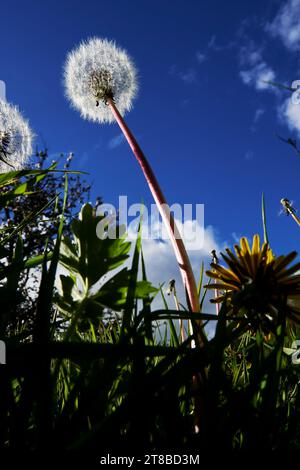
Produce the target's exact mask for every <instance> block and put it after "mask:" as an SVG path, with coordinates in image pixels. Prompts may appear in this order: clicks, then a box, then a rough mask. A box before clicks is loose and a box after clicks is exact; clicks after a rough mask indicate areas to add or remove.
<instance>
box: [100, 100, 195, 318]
mask: <svg viewBox="0 0 300 470" xmlns="http://www.w3.org/2000/svg"><path fill="white" fill-rule="evenodd" d="M107 105H108V106H109V107H110V109H111V111H112V113H113V115H114V117H115V119H116V121H117V123H118V124H119V126H120V129H121V130H122V132H123V134H124V137H125V138H126V140H127V142H128V144H129V146H130V147H131V150H132V151H133V153H134V155H135V157H136V159H137V161H138V163H139V164H140V167H141V169H142V171H143V173H144V176H145V178H146V180H147V183H148V186H149V188H150V191H151V193H152V196H153V198H154V200H155V202H156V204H157V207H158V210H159V212H160V215H161V217H162V220H163V222H164V224H165V227H166V229H167V232H168V234H169V237H170V240H171V243H172V245H173V249H174V252H175V256H176V259H177V262H178V264H179V268H180V272H181V276H182V280H183V283H184V286H185V288H186V291H187V296H188V300H189V303H190V308H191V310H192V311H193V312H199V311H200V306H199V298H198V293H197V286H196V281H195V278H194V274H193V270H192V267H191V263H190V260H189V257H188V254H187V252H186V249H185V246H184V243H183V240H182V238H181V236H180V233H179V230H178V228H177V226H176V222H175V220H174V218H173V216H172V214H171V212H170V209H169V206H168V204H167V202H166V199H165V197H164V195H163V193H162V191H161V189H160V186H159V184H158V181H157V179H156V177H155V175H154V173H153V170H152V168H151V166H150V164H149V162H148V161H147V159H146V157H145V155H144V153H143V152H142V150H141V148H140V146H139V145H138V143H137V141H136V139H135V138H134V136H133V134H132V133H131V131H130V129H129V128H128V127H127V125H126V123H125V121H124V119H123V118H122V116H121V115H120V113H119V111H118V109H117V107H116V105H115V103H114V101H113V100H112V99H111V98H108V99H107Z"/></svg>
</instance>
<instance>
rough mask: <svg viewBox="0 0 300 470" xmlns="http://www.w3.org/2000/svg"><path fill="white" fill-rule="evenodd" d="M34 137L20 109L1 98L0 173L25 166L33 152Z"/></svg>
mask: <svg viewBox="0 0 300 470" xmlns="http://www.w3.org/2000/svg"><path fill="white" fill-rule="evenodd" d="M32 139H33V133H32V131H31V129H30V127H29V124H28V122H27V121H26V120H25V119H24V118H23V116H22V115H21V113H20V111H19V109H18V108H17V107H16V106H13V105H12V104H10V103H7V102H6V101H4V100H1V99H0V173H5V172H8V171H13V170H21V169H23V168H24V167H25V165H26V164H27V162H28V159H29V157H30V155H31V154H32Z"/></svg>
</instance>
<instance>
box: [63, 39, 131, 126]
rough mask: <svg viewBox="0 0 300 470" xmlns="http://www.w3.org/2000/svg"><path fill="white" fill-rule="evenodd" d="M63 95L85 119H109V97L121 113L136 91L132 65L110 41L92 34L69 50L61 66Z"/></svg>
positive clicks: (125, 109) (97, 120)
mask: <svg viewBox="0 0 300 470" xmlns="http://www.w3.org/2000/svg"><path fill="white" fill-rule="evenodd" d="M64 79H65V89H66V95H67V98H68V99H69V100H70V101H71V103H72V105H73V106H74V108H76V109H77V110H79V111H80V113H81V116H82V117H83V118H85V119H88V120H90V121H95V122H113V121H114V117H113V115H112V113H111V111H110V109H109V107H108V106H107V105H106V100H107V99H108V98H113V100H114V102H115V103H116V106H117V108H118V110H119V111H120V113H121V114H124V113H125V112H126V111H129V110H130V109H131V106H132V101H133V99H134V97H135V95H136V92H137V78H136V69H135V67H134V65H133V63H132V61H131V59H130V58H129V57H128V55H127V53H126V52H125V51H124V50H122V49H119V48H118V47H117V46H116V45H115V43H114V42H112V41H108V40H106V39H99V38H92V39H90V40H88V41H87V42H83V43H81V44H80V46H79V47H78V48H77V49H75V50H73V51H71V52H70V53H69V55H68V57H67V61H66V64H65V68H64Z"/></svg>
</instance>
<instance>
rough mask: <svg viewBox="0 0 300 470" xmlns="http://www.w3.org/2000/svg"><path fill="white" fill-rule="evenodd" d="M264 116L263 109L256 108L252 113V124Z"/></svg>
mask: <svg viewBox="0 0 300 470" xmlns="http://www.w3.org/2000/svg"><path fill="white" fill-rule="evenodd" d="M264 114H265V109H263V108H258V109H257V110H256V111H255V113H254V118H253V122H254V124H257V123H258V121H259V120H260V118H261V117H262V116H263V115H264Z"/></svg>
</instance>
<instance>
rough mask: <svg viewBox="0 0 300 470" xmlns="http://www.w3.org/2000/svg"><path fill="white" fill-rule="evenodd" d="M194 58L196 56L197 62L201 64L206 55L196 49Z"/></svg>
mask: <svg viewBox="0 0 300 470" xmlns="http://www.w3.org/2000/svg"><path fill="white" fill-rule="evenodd" d="M196 58H197V61H198V64H202V63H203V62H204V61H205V60H206V59H207V55H206V54H204V53H203V52H200V51H197V52H196Z"/></svg>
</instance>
